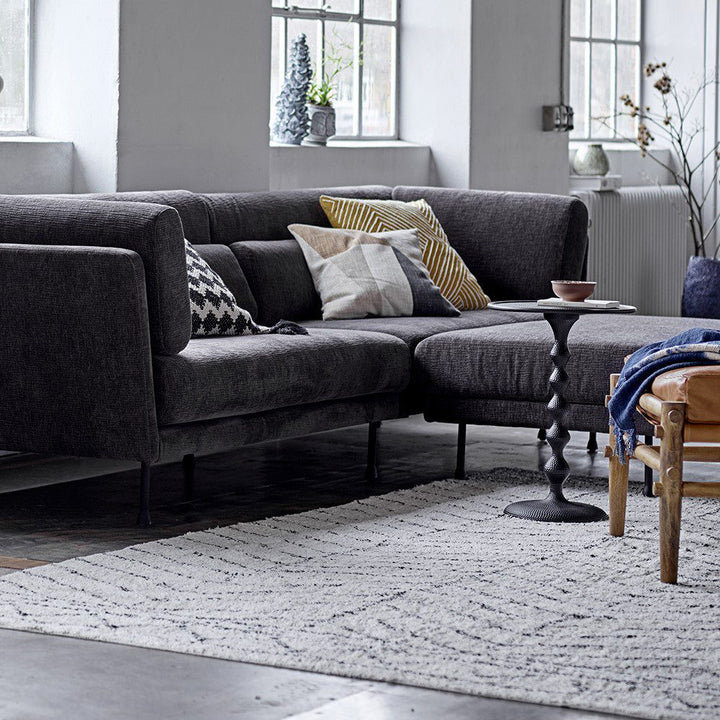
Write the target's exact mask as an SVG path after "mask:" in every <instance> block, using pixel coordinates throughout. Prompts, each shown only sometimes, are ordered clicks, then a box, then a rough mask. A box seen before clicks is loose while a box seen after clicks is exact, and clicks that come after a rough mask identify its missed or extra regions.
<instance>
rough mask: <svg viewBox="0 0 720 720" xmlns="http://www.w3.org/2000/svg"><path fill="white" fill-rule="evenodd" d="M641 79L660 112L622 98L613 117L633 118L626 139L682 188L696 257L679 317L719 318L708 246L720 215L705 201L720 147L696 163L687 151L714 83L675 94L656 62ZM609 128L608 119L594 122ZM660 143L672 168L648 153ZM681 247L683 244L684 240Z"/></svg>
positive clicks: (717, 283) (714, 262)
mask: <svg viewBox="0 0 720 720" xmlns="http://www.w3.org/2000/svg"><path fill="white" fill-rule="evenodd" d="M645 76H646V77H648V78H653V79H654V80H655V82H654V83H653V88H654V90H655V92H656V93H657V96H658V99H659V101H660V108H659V109H658V110H653V109H651V107H650V106H649V105H648V106H645V107H640V106H639V105H638V104H636V103H635V101H634V100H633V99H632V97H631V96H630V95H628V94H625V95H621V96H620V100H621V102H622V104H623V108H624V109H623V110H621V111H619V112H618V113H616V116H625V117H630V118H636V119H637V120H638V125H637V135H636V137H634V138H630V137H625V136H624V135H621V137H623V139H625V140H628V141H630V142H632V143H634V144H635V145H637V147H638V148H639V149H640V153H641V155H642V156H643V157H649V158H650V159H652V160H654V161H655V162H656V163H657V164H658V165H661V166H662V167H663V168H665V170H667V171H668V172H669V173H670V175H671V177H672V178H673V181H674V182H675V184H676V185H677V186H678V187H679V188H680V192H681V194H682V198H683V207H684V208H685V211H686V212H687V222H688V227H689V230H690V235H691V238H692V242H693V247H694V250H695V252H694V256H693V257H691V258H690V260H689V262H688V267H687V272H686V275H685V286H684V290H683V298H682V314H683V315H684V316H686V317H706V318H708V317H711V318H720V260H718V252H719V251H720V244H718V245H717V246H716V248H715V250H714V252H713V254H712V256H710V257H708V252H707V245H708V243H709V241H710V238H711V237H712V235H713V231H714V230H715V226H716V225H717V223H718V221H719V220H720V211H719V210H720V209H718V208H716V209H715V212H714V213H712V214H710V212H709V207H708V202H707V201H708V198H709V196H710V192H711V190H712V188H713V187H714V186H715V184H716V183H717V180H718V170H719V169H720V166H719V165H718V161H719V160H720V143H717V144H715V145H714V146H713V147H712V148H709V149H708V150H706V151H705V153H704V154H703V156H702V157H701V158H697V157H695V156H694V155H693V154H692V153H691V150H692V149H693V142H694V141H696V138H697V136H698V135H700V133H701V132H702V125H700V124H699V123H697V122H693V121H692V117H693V109H694V108H695V107H696V103H698V102H699V101H700V102H701V101H702V96H703V94H704V91H705V89H706V88H707V87H708V86H710V85H713V84H715V83H716V82H717V81H716V80H705V81H703V82H701V83H699V84H698V86H697V87H696V88H694V89H693V90H691V91H683V90H681V89H679V88H678V86H677V84H676V82H675V80H673V79H672V78H671V77H670V76H669V75H668V72H667V63H665V62H659V63H658V62H655V63H648V64H647V65H646V66H645ZM597 119H598V120H600V122H602V123H604V124H605V125H606V126H607V127H610V123H609V122H608V121H609V119H610V118H609V117H601V118H597ZM656 134H657V135H658V136H659V137H661V138H662V139H663V140H664V141H665V143H666V144H667V145H668V146H669V147H670V149H671V151H672V154H673V156H674V159H675V162H674V163H673V164H672V165H670V164H668V163H666V162H665V161H663V160H662V158H661V157H659V156H658V155H657V154H656V153H654V152H653V151H652V149H651V148H652V145H653V143H655V141H656V137H655V135H656ZM697 142H699V141H696V145H697ZM711 161H712V168H713V169H712V175H711V177H710V178H709V180H708V182H707V184H706V186H705V190H703V188H702V186H701V179H702V176H703V173H704V172H708V171H709V169H708V164H709V163H710V162H711ZM682 241H686V239H685V238H682Z"/></svg>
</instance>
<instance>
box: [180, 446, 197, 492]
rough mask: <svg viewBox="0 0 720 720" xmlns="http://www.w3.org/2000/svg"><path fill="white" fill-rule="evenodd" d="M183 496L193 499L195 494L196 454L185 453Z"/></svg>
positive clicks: (183, 461)
mask: <svg viewBox="0 0 720 720" xmlns="http://www.w3.org/2000/svg"><path fill="white" fill-rule="evenodd" d="M182 466H183V498H184V499H185V500H192V499H193V497H194V496H195V456H194V455H191V454H190V455H183V459H182Z"/></svg>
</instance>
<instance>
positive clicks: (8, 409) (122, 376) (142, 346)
mask: <svg viewBox="0 0 720 720" xmlns="http://www.w3.org/2000/svg"><path fill="white" fill-rule="evenodd" d="M323 193H327V194H334V195H342V196H348V197H369V198H391V197H392V198H396V199H401V200H411V199H416V198H425V199H426V200H427V201H428V202H429V203H430V205H431V206H432V207H433V209H434V211H435V213H436V214H437V216H438V218H439V219H440V222H441V223H442V224H443V226H444V228H445V230H446V232H447V234H448V236H449V238H450V241H451V243H452V244H453V246H454V247H455V248H456V249H457V250H458V252H459V253H460V255H461V256H462V257H463V259H464V260H465V262H466V263H467V264H468V266H469V267H470V269H471V270H472V271H473V272H474V273H475V275H476V276H477V277H478V279H479V280H480V282H481V284H482V286H483V288H484V289H485V290H486V292H488V293H489V294H490V295H491V297H492V298H493V299H515V298H527V299H534V298H539V297H543V296H547V295H549V294H550V280H552V279H556V278H563V279H571V278H579V277H580V276H581V273H582V271H583V264H584V260H585V257H586V250H587V234H586V228H587V212H586V209H585V207H584V205H583V204H582V203H581V202H579V201H578V200H576V199H572V198H568V197H556V196H549V195H529V194H520V193H499V192H483V191H462V190H448V189H438V188H417V187H396V188H389V187H383V186H364V187H354V188H324V189H316V190H298V191H289V192H261V193H240V194H232V193H223V194H208V195H198V194H193V193H190V192H186V191H181V190H178V191H167V192H148V193H117V194H113V195H85V196H47V197H40V196H0V294H1V295H0V323H2V327H3V328H4V329H5V333H6V335H5V339H4V341H3V343H1V344H0V367H2V386H1V387H0V397H1V398H2V410H1V411H0V447H2V448H7V449H15V450H24V451H34V452H41V453H52V454H62V455H78V456H93V457H107V458H122V459H126V460H135V461H138V462H140V463H141V469H142V472H141V478H142V483H141V488H142V493H141V507H142V510H141V521H142V522H144V523H148V522H149V491H150V467H151V465H152V464H153V463H157V462H161V461H164V460H168V459H175V458H180V457H184V458H185V459H186V467H187V468H191V467H192V457H193V456H194V455H195V454H204V453H212V452H218V451H222V450H227V449H232V448H235V447H238V446H241V445H245V444H250V443H256V442H261V441H264V440H271V439H277V438H283V437H290V436H297V435H303V434H307V433H312V432H318V431H323V430H328V429H332V428H339V427H343V426H349V425H357V424H362V423H370V424H371V428H373V429H374V428H376V427H377V424H378V423H379V422H380V421H383V420H387V419H392V418H397V417H402V416H406V415H408V414H411V413H416V412H422V411H425V413H426V416H427V417H428V419H431V420H442V421H446V422H457V423H466V422H474V423H495V424H514V425H530V426H533V425H535V426H540V425H544V424H545V422H546V421H545V415H544V412H543V402H544V400H545V398H546V396H547V382H546V378H547V375H548V372H549V360H548V358H547V348H548V346H549V343H550V341H551V334H550V330H549V328H548V327H547V325H546V323H544V322H537V320H538V316H535V315H518V314H510V313H503V312H497V311H493V310H481V311H469V312H464V313H462V315H461V316H460V317H457V318H436V317H424V318H417V317H416V318H413V317H408V318H368V319H363V320H348V321H330V322H323V321H322V320H320V319H319V318H320V303H319V299H318V296H317V294H316V293H315V290H314V287H313V283H312V279H311V277H310V274H309V272H308V270H307V267H306V265H305V262H304V259H303V256H302V252H301V251H300V249H299V247H298V246H297V244H296V243H295V241H294V240H290V239H289V237H290V235H289V233H288V231H287V225H288V224H290V223H307V224H315V225H327V224H328V223H327V220H326V218H325V215H324V213H323V212H322V209H321V207H320V205H319V202H318V198H319V196H320V195H321V194H323ZM183 237H187V239H188V240H190V242H192V243H193V244H194V245H195V247H196V248H197V250H198V252H199V253H200V254H201V255H202V256H203V257H204V258H205V259H206V260H207V261H208V263H209V264H210V265H211V266H212V267H213V268H214V269H215V270H216V271H217V272H218V273H219V274H220V275H221V277H222V278H223V279H224V280H225V282H226V283H227V285H228V286H229V287H230V289H231V290H232V292H233V293H234V295H235V296H236V298H237V300H238V302H239V303H240V305H242V306H243V307H245V308H246V309H248V310H249V311H250V312H251V313H252V314H253V316H254V317H255V318H256V320H258V322H260V323H263V324H272V323H274V322H276V321H278V320H280V319H286V320H295V321H298V322H301V323H302V324H304V325H305V326H306V327H307V328H308V329H309V330H310V334H309V335H307V336H285V335H259V336H249V337H248V336H245V337H222V338H203V339H191V337H190V308H189V301H188V289H187V276H186V267H185V255H184V244H183ZM594 320H596V325H595V326H593V327H592V328H589V327H588V329H587V333H588V334H589V335H588V337H589V338H590V340H589V341H588V342H589V345H588V347H589V349H588V350H587V352H586V355H587V357H588V358H591V360H590V361H591V362H592V365H591V367H592V370H591V373H590V375H591V377H584V376H583V380H582V382H581V383H580V384H579V385H577V386H576V387H575V388H574V392H575V395H573V396H572V401H573V404H574V405H576V406H577V407H578V408H579V410H578V409H575V410H573V411H572V412H571V419H572V420H573V423H574V426H575V427H577V428H579V429H589V430H602V429H604V427H605V414H604V410H603V409H602V404H603V396H604V394H605V384H606V382H607V375H608V373H609V372H610V370H611V369H614V370H617V367H619V363H621V362H622V357H623V356H624V354H626V353H627V352H628V351H629V350H632V349H635V347H639V346H640V345H642V344H643V343H644V342H645V341H646V340H648V339H656V338H657V335H658V334H659V335H661V336H665V337H669V336H670V335H672V334H674V333H675V332H676V331H677V329H678V327H679V325H678V323H680V324H683V323H685V321H679V320H673V321H672V322H670V321H667V324H666V325H664V324H663V323H665V321H664V320H660V321H658V320H656V319H655V320H652V321H651V320H648V319H645V320H643V319H640V318H633V319H632V321H630V323H631V324H630V325H628V326H627V327H631V330H630V331H629V332H628V331H625V330H623V329H622V327H623V326H618V325H617V324H616V323H618V322H619V323H622V322H627V321H623V320H618V319H617V318H613V319H612V323H613V325H612V326H607V325H606V326H605V327H606V329H605V330H603V331H600V329H599V328H600V324H602V322H604V320H603V319H600V318H595V319H594ZM598 323H600V324H598ZM632 323H635V324H632ZM579 327H580V328H583V327H584V326H583V325H582V321H581V323H580V324H579ZM576 332H577V331H575V330H574V331H573V333H576ZM582 332H585V331H584V330H582ZM596 332H599V333H600V334H599V335H598V336H597V337H599V338H601V340H602V342H601V343H600V345H603V346H604V345H607V344H608V343H609V347H610V350H609V351H607V352H606V351H604V350H602V351H599V350H598V347H596V346H597V345H598V343H595V345H593V342H592V337H593V333H596ZM603 333H604V334H603ZM623 333H624V334H623ZM583 337H584V336H583ZM571 339H572V338H571ZM598 352H599V354H598ZM603 353H604V354H603ZM582 358H583V355H582V353H581V354H580V356H578V357H577V358H576V360H575V361H576V362H583V359H582ZM571 375H574V373H571ZM570 392H571V393H572V392H573V389H572V388H571V391H570ZM371 435H372V433H371Z"/></svg>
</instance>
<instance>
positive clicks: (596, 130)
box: [570, 0, 642, 142]
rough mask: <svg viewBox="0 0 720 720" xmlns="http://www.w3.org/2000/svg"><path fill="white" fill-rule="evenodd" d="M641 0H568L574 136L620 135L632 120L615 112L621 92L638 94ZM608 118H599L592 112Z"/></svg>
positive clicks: (632, 130)
mask: <svg viewBox="0 0 720 720" xmlns="http://www.w3.org/2000/svg"><path fill="white" fill-rule="evenodd" d="M641 12H642V2H641V0H571V5H570V104H571V105H572V107H573V109H574V111H575V129H574V130H573V131H572V132H571V133H570V138H571V139H572V140H602V141H603V142H605V141H608V140H623V138H632V137H634V136H635V134H636V132H637V127H636V124H637V122H636V120H635V119H634V118H628V117H615V113H616V112H617V110H618V109H619V105H620V104H621V101H620V100H619V96H620V95H624V94H626V93H627V94H629V95H631V96H632V97H634V98H637V97H639V96H640V73H641V63H642V59H641V30H642V22H641V21H642V18H641ZM600 117H605V118H608V119H607V120H606V121H605V122H601V121H599V120H597V119H595V118H600Z"/></svg>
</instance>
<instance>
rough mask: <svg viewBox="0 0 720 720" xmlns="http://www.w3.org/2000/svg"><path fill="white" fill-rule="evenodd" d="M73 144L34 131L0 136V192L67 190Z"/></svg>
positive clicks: (16, 193)
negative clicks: (44, 136) (31, 133)
mask: <svg viewBox="0 0 720 720" xmlns="http://www.w3.org/2000/svg"><path fill="white" fill-rule="evenodd" d="M72 184H73V144H72V143H71V142H66V141H63V140H53V139H51V138H41V137H37V136H35V135H2V136H0V193H4V194H7V195H18V194H34V193H70V192H72Z"/></svg>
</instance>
